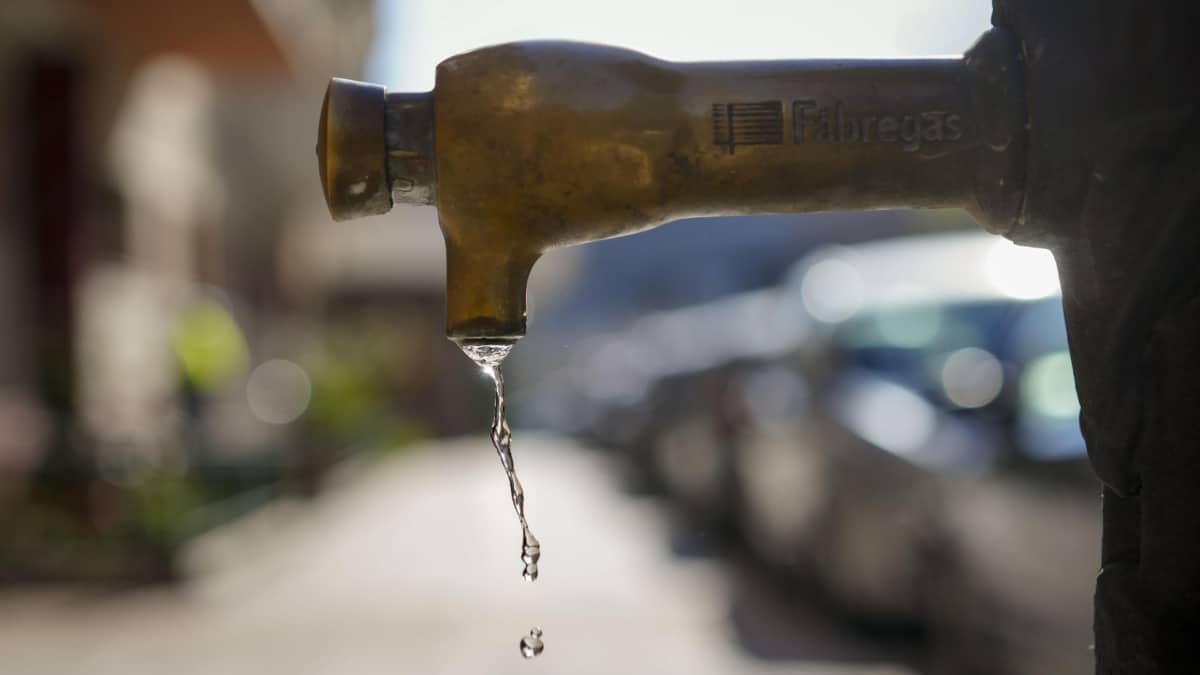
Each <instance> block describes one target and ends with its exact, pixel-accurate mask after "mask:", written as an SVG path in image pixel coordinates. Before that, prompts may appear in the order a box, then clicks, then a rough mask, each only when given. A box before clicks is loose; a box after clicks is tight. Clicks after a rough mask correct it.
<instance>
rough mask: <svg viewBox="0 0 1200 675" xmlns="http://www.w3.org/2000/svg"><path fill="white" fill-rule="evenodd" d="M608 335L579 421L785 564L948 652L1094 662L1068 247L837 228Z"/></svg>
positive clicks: (979, 664) (1093, 524)
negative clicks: (845, 243) (740, 282)
mask: <svg viewBox="0 0 1200 675" xmlns="http://www.w3.org/2000/svg"><path fill="white" fill-rule="evenodd" d="M589 353H590V354H591V360H590V361H585V362H584V364H583V365H582V366H581V367H580V374H578V376H577V379H578V380H579V382H577V383H576V384H577V385H578V384H580V383H582V385H583V386H582V387H579V386H577V387H576V390H577V391H578V392H581V393H582V395H579V396H577V398H576V404H575V408H576V410H578V411H587V414H585V415H582V419H583V420H584V428H582V429H577V431H581V432H583V433H584V434H585V435H587V436H589V437H590V439H591V440H593V441H594V442H597V443H600V444H604V445H610V446H612V447H615V448H618V449H619V450H621V451H622V452H623V453H625V454H626V456H627V457H628V458H629V459H630V460H631V461H630V463H629V465H630V466H631V467H633V468H632V470H631V474H632V475H634V476H636V477H638V478H639V480H640V481H641V482H642V483H643V484H649V485H651V486H655V487H657V488H658V489H661V490H662V491H663V492H665V493H666V494H667V495H669V496H670V497H671V498H673V500H675V501H676V502H677V503H679V504H680V505H681V506H682V507H684V508H685V509H686V510H687V511H688V512H689V513H691V514H693V515H695V516H697V517H699V518H701V519H703V520H704V521H705V522H706V523H708V524H709V525H711V526H719V527H723V528H725V529H726V530H727V531H729V532H731V533H733V534H735V535H736V536H737V537H738V538H739V539H740V540H742V541H744V542H745V543H746V545H747V547H748V548H749V549H750V550H751V551H752V552H753V553H754V554H755V555H756V556H757V557H758V558H760V559H761V560H762V561H763V562H765V563H766V564H767V565H769V566H771V567H772V568H774V569H775V570H776V571H778V572H779V573H780V575H781V576H782V577H784V578H788V579H790V580H792V581H794V582H797V583H800V584H804V585H807V586H812V587H816V588H818V589H819V590H820V591H821V593H822V594H823V595H825V596H826V597H828V598H829V599H830V601H831V602H832V603H833V604H834V605H835V606H836V607H837V608H839V609H840V610H841V611H843V612H845V613H846V614H847V615H849V616H851V617H855V618H859V619H866V620H869V621H872V622H886V623H898V624H906V625H908V624H911V625H916V626H920V627H922V628H923V629H927V630H928V631H929V633H930V635H932V637H933V640H934V642H936V643H937V648H936V650H935V651H936V652H937V654H938V658H939V659H942V660H943V661H944V662H943V663H942V666H941V669H940V670H939V672H956V673H957V672H987V673H991V672H996V673H1050V672H1053V673H1060V674H1062V673H1075V672H1080V673H1082V672H1087V671H1088V669H1089V668H1090V667H1091V665H1090V664H1091V655H1090V653H1089V651H1088V649H1087V645H1088V644H1089V643H1090V642H1089V640H1090V637H1089V633H1088V628H1089V626H1090V592H1091V590H1090V589H1091V577H1092V576H1093V571H1094V570H1095V568H1096V561H1097V560H1098V555H1099V552H1098V550H1097V545H1096V542H1098V541H1099V529H1100V525H1099V508H1098V506H1099V504H1098V499H1097V494H1098V484H1097V483H1096V481H1095V480H1094V478H1093V477H1092V474H1091V473H1090V470H1089V468H1088V466H1087V462H1086V456H1085V450H1084V444H1083V439H1082V437H1081V435H1080V433H1079V430H1078V422H1077V415H1078V410H1079V408H1078V401H1077V400H1076V398H1075V388H1074V380H1073V377H1072V371H1071V365H1070V359H1069V357H1068V353H1067V343H1066V330H1065V324H1064V321H1063V316H1062V308H1061V298H1060V296H1059V291H1058V285H1057V273H1056V270H1055V267H1054V262H1053V259H1052V258H1051V257H1050V255H1049V254H1048V253H1046V252H1044V251H1039V250H1034V249H1026V248H1020V247H1017V246H1015V245H1013V244H1011V243H1009V242H1007V241H1005V240H1003V239H1000V238H996V237H991V236H989V235H986V234H982V233H979V234H975V233H966V234H942V235H936V236H923V237H908V238H903V239H895V240H888V241H879V242H873V243H868V244H862V245H857V246H852V247H836V248H829V249H825V250H822V251H819V252H817V253H816V254H814V255H812V256H810V257H809V258H807V259H805V260H804V261H802V262H801V263H800V264H799V265H797V267H796V269H795V271H794V273H793V275H792V277H791V280H790V281H789V282H788V283H786V284H784V285H782V286H781V287H779V288H777V289H772V290H770V291H758V292H755V293H751V294H743V295H739V296H733V297H730V298H727V299H724V300H721V301H719V302H716V303H710V304H707V305H703V306H699V307H693V308H688V309H684V310H676V311H673V312H669V313H664V314H660V315H656V316H652V317H648V318H646V319H645V320H643V321H642V322H640V323H639V324H637V325H635V326H634V327H632V328H631V329H630V330H629V331H627V332H626V333H622V334H619V335H615V336H610V337H608V338H604V339H602V340H598V341H597V344H596V345H594V346H593V347H592V348H591V349H590V350H589ZM560 399H561V397H560ZM1000 617H1003V620H1000ZM1002 631H1004V632H1002Z"/></svg>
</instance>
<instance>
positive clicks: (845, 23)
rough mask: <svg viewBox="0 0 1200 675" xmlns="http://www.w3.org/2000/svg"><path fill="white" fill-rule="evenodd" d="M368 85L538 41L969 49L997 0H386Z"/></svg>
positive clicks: (754, 55)
mask: <svg viewBox="0 0 1200 675" xmlns="http://www.w3.org/2000/svg"><path fill="white" fill-rule="evenodd" d="M378 3H379V20H380V23H379V33H378V37H377V40H376V44H375V48H374V50H373V55H372V59H371V64H370V65H369V67H368V73H367V75H368V78H369V79H372V80H373V81H376V82H380V83H382V84H385V85H387V87H388V88H389V89H391V90H394V91H423V90H428V89H430V88H432V87H433V72H434V66H436V65H437V63H438V62H439V61H441V60H442V59H444V58H446V57H448V56H452V55H454V54H457V53H459V52H464V51H468V50H471V49H474V48H476V47H482V46H485V45H490V44H496V43H500V42H510V41H514V40H531V39H566V40H583V41H587V42H601V43H607V44H612V45H617V46H621V47H629V48H632V49H637V50H640V51H643V52H646V53H648V54H651V55H653V56H657V57H660V58H664V59H670V60H676V61H701V60H727V59H786V58H815V57H895V56H924V55H941V54H959V53H962V52H963V51H965V50H966V49H967V48H968V47H970V46H971V44H972V43H973V42H974V41H975V39H976V38H977V37H978V36H979V34H980V33H982V32H983V31H985V30H987V28H988V26H989V17H990V15H991V0H725V1H723V2H717V1H713V0H698V1H691V2H688V1H685V0H601V1H594V0H588V1H573V0H378Z"/></svg>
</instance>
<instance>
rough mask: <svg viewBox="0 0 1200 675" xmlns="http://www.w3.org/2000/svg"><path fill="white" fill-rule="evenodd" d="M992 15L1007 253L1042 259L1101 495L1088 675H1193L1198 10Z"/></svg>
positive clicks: (1198, 350) (998, 5)
mask: <svg viewBox="0 0 1200 675" xmlns="http://www.w3.org/2000/svg"><path fill="white" fill-rule="evenodd" d="M994 4H995V14H994V17H993V20H994V21H995V22H996V23H997V24H998V25H1003V26H1006V27H1008V28H1009V29H1010V30H1012V32H1013V33H1014V34H1015V35H1016V36H1017V37H1018V39H1019V40H1020V43H1021V49H1022V54H1023V60H1024V67H1025V70H1026V81H1027V82H1028V88H1027V92H1026V94H1027V96H1026V98H1027V101H1028V115H1029V153H1028V157H1029V161H1028V164H1027V168H1026V175H1025V184H1026V190H1025V196H1024V205H1023V217H1022V218H1021V219H1020V221H1019V222H1018V224H1017V225H1016V226H1015V227H1014V229H1013V231H1011V232H1009V236H1010V237H1012V238H1013V239H1015V240H1017V241H1019V242H1025V243H1031V244H1035V245H1042V246H1047V247H1049V248H1051V249H1053V250H1054V252H1055V258H1056V260H1057V261H1058V265H1059V275H1060V277H1061V279H1062V286H1063V306H1064V310H1065V312H1066V316H1067V329H1068V334H1069V336H1070V343H1071V358H1072V361H1073V363H1074V367H1075V380H1076V385H1077V388H1078V391H1079V399H1080V403H1081V406H1082V410H1081V413H1080V425H1081V427H1082V429H1083V433H1084V437H1085V438H1086V440H1087V444H1088V455H1089V457H1090V458H1091V461H1092V466H1093V467H1094V468H1095V470H1096V473H1097V474H1098V475H1099V477H1100V479H1101V480H1102V481H1104V484H1105V488H1104V497H1103V522H1104V542H1103V546H1102V553H1101V561H1100V567H1101V569H1100V574H1099V577H1098V580H1097V585H1096V594H1095V633H1096V635H1095V637H1096V644H1095V650H1096V661H1097V663H1096V672H1097V673H1099V674H1100V675H1167V674H1174V673H1194V672H1200V664H1198V661H1200V658H1198V657H1197V656H1196V654H1195V653H1194V652H1192V651H1191V648H1192V647H1193V646H1194V643H1195V642H1196V640H1197V639H1198V638H1200V87H1196V86H1195V81H1196V72H1198V71H1197V68H1200V50H1198V49H1196V46H1195V45H1196V40H1197V38H1198V37H1200V9H1198V7H1197V5H1196V3H1194V2H1192V1H1191V0H994ZM1079 573H1080V574H1087V573H1089V570H1080V571H1079ZM1063 648H1064V649H1069V648H1078V647H1077V646H1072V645H1064V646H1063Z"/></svg>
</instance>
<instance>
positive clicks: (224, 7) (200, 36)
mask: <svg viewBox="0 0 1200 675" xmlns="http://www.w3.org/2000/svg"><path fill="white" fill-rule="evenodd" d="M83 5H84V6H86V7H87V8H88V9H89V10H90V12H91V14H92V17H93V18H94V20H95V22H96V28H97V29H98V30H99V31H100V32H101V33H102V35H103V37H104V38H105V39H106V40H108V41H109V42H110V43H111V44H110V46H111V48H113V49H116V50H120V51H121V52H123V53H125V55H126V57H127V58H129V60H131V61H134V62H137V61H142V60H144V59H147V58H151V57H154V56H158V55H161V54H166V53H175V54H180V55H183V56H187V57H189V58H192V59H194V60H196V61H197V62H199V63H201V64H203V65H205V66H206V67H208V68H211V69H213V70H214V71H215V72H216V74H218V75H219V76H221V77H231V78H261V77H272V78H278V77H285V76H287V75H288V73H289V72H290V67H289V64H288V60H287V58H286V57H285V56H284V53H283V50H282V49H281V47H280V45H279V43H278V41H277V40H276V39H275V36H273V35H272V34H271V31H270V29H269V28H268V26H267V23H266V22H265V21H264V20H263V17H262V15H261V14H260V13H259V11H258V9H257V8H256V7H255V6H254V2H253V0H172V1H170V2H163V0H83Z"/></svg>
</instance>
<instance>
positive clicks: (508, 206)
mask: <svg viewBox="0 0 1200 675" xmlns="http://www.w3.org/2000/svg"><path fill="white" fill-rule="evenodd" d="M1001 47H1002V49H1000V51H1004V50H1003V48H1004V47H1005V45H1001ZM992 51H995V49H993V50H992ZM1002 56H1003V58H1009V55H1008V54H1007V53H1005V54H1002ZM997 58H999V57H995V56H988V58H986V59H983V60H981V61H976V62H973V63H972V65H971V67H970V68H968V65H967V64H968V61H967V60H964V59H959V58H953V59H912V60H888V61H777V62H734V63H671V62H666V61H661V60H657V59H654V58H651V57H648V56H646V55H643V54H639V53H637V52H632V51H628V50H624V49H617V48H611V47H603V46H597V45H586V44H577V43H563V42H533V43H516V44H507V45H500V46H496V47H489V48H486V49H481V50H478V51H474V52H470V53H467V54H462V55H459V56H456V57H453V58H451V59H448V60H446V61H444V62H443V63H442V64H441V65H440V66H439V67H438V70H437V85H436V87H435V89H434V92H433V96H432V102H433V103H432V106H431V109H432V124H431V127H432V129H433V153H432V154H433V168H434V170H433V171H424V170H423V167H425V165H423V164H422V165H420V167H422V170H421V171H411V170H408V169H403V168H400V169H393V171H405V172H407V173H409V174H411V175H406V176H390V177H387V176H385V177H384V178H383V181H384V182H385V183H391V184H392V185H396V184H397V183H399V184H404V185H411V188H412V189H415V190H417V192H418V193H420V194H422V195H424V194H428V195H431V196H432V195H436V197H435V199H434V201H435V203H436V204H437V207H438V212H439V217H440V221H441V227H442V230H443V233H444V235H445V240H446V248H447V261H448V263H447V264H448V268H447V289H446V290H447V317H446V318H447V332H448V334H449V335H450V336H451V337H452V338H455V339H480V338H486V339H497V338H507V339H515V338H517V337H520V336H521V335H523V334H524V332H525V287H526V280H527V278H528V275H529V272H530V270H531V268H532V266H533V264H534V263H535V262H536V261H537V259H538V257H539V256H540V255H541V254H542V253H543V252H545V251H546V250H548V249H550V248H553V247H556V246H565V245H570V244H577V243H581V242H586V241H594V240H597V239H602V238H606V237H613V236H618V235H623V234H630V233H633V232H638V231H640V230H644V229H647V228H650V227H654V226H656V225H659V224H662V223H664V222H667V221H669V220H674V219H677V218H681V217H687V216H706V215H728V214H749V213H797V212H810V211H824V210H845V209H874V208H886V207H949V206H959V207H964V208H967V209H968V210H970V211H971V212H972V213H974V214H975V215H976V217H977V218H978V219H980V220H981V221H983V222H984V223H985V224H987V225H989V226H990V227H992V228H993V229H1000V230H1002V229H1004V227H1005V223H1006V222H1007V221H1008V220H1009V219H1010V218H1011V217H1012V214H1011V213H1008V211H1011V210H1014V209H1015V205H1014V204H1012V203H1011V202H1012V200H1010V199H1005V198H1004V196H1005V195H1007V193H1008V191H1009V190H1010V189H1019V180H1017V179H1014V177H1013V176H1009V175H1007V174H1005V173H1004V171H1006V170H1007V169H1006V167H1010V165H1012V164H1013V162H1008V161H999V160H997V157H999V158H1000V160H1004V159H1005V158H1007V157H1008V156H1009V154H1010V153H1011V152H1012V150H1013V149H1014V148H1016V147H1018V146H1019V143H1018V141H1019V140H1020V139H1019V137H1020V132H1019V129H1021V128H1022V125H1023V122H1022V120H1020V119H1019V107H1017V108H1013V107H1012V106H1009V107H1006V108H1004V110H1003V111H1002V112H1003V113H1004V115H1002V116H1001V117H1000V118H997V117H996V116H995V115H992V114H991V112H990V108H991V107H993V104H994V102H995V101H996V100H997V96H1003V95H1004V94H1003V92H1006V91H1009V90H1010V89H1012V87H1008V88H1006V85H1009V84H1011V82H1010V81H1009V80H1010V79H1011V77H1010V75H1006V74H1005V72H1004V68H996V67H992V61H995V60H996V59H997ZM1011 60H1012V61H1013V63H1015V56H1013V57H1012V59H1011ZM1006 78H1009V79H1006ZM995 92H1001V93H1000V94H995ZM393 96H396V95H394V94H393V95H389V97H388V98H389V101H391V100H392V97H393ZM981 104H982V105H986V106H988V107H989V110H980V109H979V107H980V105H981ZM421 110H424V109H421ZM1013 110H1017V111H1018V112H1017V113H1012V111H1013ZM1010 113H1011V114H1010ZM390 119H391V118H389V124H391V123H392V122H391V121H390ZM408 119H409V122H406V124H408V125H418V126H419V125H425V126H430V124H429V121H428V120H426V119H423V118H421V117H420V115H419V114H416V113H414V114H410V115H409V118H408ZM422 128H424V127H422ZM1014 129H1015V130H1016V131H1014ZM372 133H374V132H373V131H372ZM398 135H403V134H397V133H395V130H393V129H389V130H388V138H389V142H390V139H391V138H392V137H394V136H398ZM410 135H411V134H410ZM996 139H1000V140H996ZM985 141H986V142H985ZM396 150H397V148H394V147H390V148H389V151H390V152H392V153H393V156H395V154H394V153H395V152H396ZM402 154H403V153H402ZM418 155H420V153H418ZM405 156H408V155H405ZM389 166H391V165H389ZM381 171H383V169H381ZM997 185H999V186H1000V188H999V190H1000V192H1002V193H1004V194H1003V195H997V194H994V193H995V192H996V190H997V188H996V186H997ZM1005 186H1008V187H1005ZM327 194H328V190H327ZM977 194H985V195H986V198H985V199H983V200H980V199H979V198H978V197H977ZM331 206H332V202H331Z"/></svg>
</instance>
